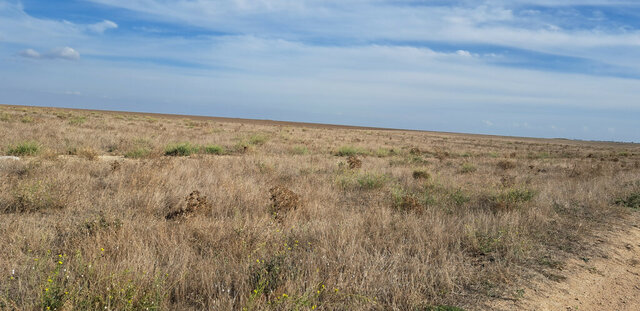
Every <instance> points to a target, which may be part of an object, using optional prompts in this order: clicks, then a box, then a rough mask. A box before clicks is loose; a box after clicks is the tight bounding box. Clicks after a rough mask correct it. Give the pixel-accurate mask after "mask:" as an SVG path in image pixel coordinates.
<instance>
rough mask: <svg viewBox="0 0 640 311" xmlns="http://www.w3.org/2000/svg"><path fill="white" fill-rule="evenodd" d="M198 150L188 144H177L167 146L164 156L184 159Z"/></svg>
mask: <svg viewBox="0 0 640 311" xmlns="http://www.w3.org/2000/svg"><path fill="white" fill-rule="evenodd" d="M199 149H200V148H198V147H197V146H193V145H191V144H190V143H177V144H171V145H168V146H167V147H166V148H165V149H164V155H166V156H173V157H186V156H190V155H192V154H194V153H196V152H198V150H199Z"/></svg>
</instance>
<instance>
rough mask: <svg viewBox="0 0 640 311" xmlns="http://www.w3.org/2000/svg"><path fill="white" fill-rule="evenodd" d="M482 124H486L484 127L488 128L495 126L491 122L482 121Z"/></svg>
mask: <svg viewBox="0 0 640 311" xmlns="http://www.w3.org/2000/svg"><path fill="white" fill-rule="evenodd" d="M482 123H484V125H486V126H493V122H491V121H489V120H482Z"/></svg>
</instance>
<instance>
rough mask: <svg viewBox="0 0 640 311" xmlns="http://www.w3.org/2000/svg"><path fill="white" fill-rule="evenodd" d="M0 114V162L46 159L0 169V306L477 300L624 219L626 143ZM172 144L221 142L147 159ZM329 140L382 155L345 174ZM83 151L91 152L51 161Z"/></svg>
mask: <svg viewBox="0 0 640 311" xmlns="http://www.w3.org/2000/svg"><path fill="white" fill-rule="evenodd" d="M69 113H71V114H72V116H70V117H67V115H68V114H69ZM0 115H2V116H3V119H6V120H17V121H6V122H5V121H0V133H3V134H5V135H0V150H1V151H2V152H3V153H4V154H6V153H7V152H8V151H9V149H10V148H11V147H12V146H16V145H18V144H20V143H21V142H25V141H33V142H37V143H38V145H39V146H41V147H42V150H48V151H47V152H46V153H45V152H41V153H40V154H38V155H34V156H25V157H23V158H22V159H21V160H20V161H1V162H0V181H1V182H0V213H1V214H0V258H1V259H2V260H0V278H1V279H0V309H9V310H14V309H15V310H32V309H46V307H50V308H51V309H56V308H57V309H58V310H61V309H65V308H66V309H68V310H71V309H73V310H96V309H105V308H107V309H112V310H142V309H146V308H149V309H154V308H156V309H165V310H202V309H222V310H243V309H244V308H246V309H247V310H261V309H272V310H292V309H299V310H309V309H313V307H314V306H315V307H316V308H315V309H322V310H388V309H391V310H393V309H397V310H424V309H427V308H428V307H430V306H438V305H455V306H459V307H464V308H465V309H468V310H482V309H486V308H483V305H482V303H483V301H486V300H488V299H492V297H502V298H507V299H511V298H513V293H514V290H515V289H517V288H520V286H522V284H524V283H526V282H524V281H526V279H527V278H529V277H531V276H534V275H538V276H543V277H544V276H549V278H555V277H556V276H558V275H559V274H560V272H559V271H558V268H557V267H561V265H548V264H545V262H548V261H545V260H543V259H544V258H553V260H554V261H559V262H562V260H564V259H565V258H568V257H576V256H578V257H589V256H591V255H593V254H594V253H595V252H596V251H597V250H596V249H594V248H593V247H591V246H589V245H591V244H593V243H587V242H588V241H589V240H590V239H593V236H594V235H596V234H597V233H598V232H599V231H601V230H607V229H608V228H609V224H610V223H613V222H616V219H618V218H620V217H626V216H625V215H627V214H629V213H632V212H633V210H634V208H629V207H627V206H626V205H625V204H620V203H616V202H623V201H621V200H620V199H619V198H623V199H624V200H626V201H624V202H627V201H629V202H631V201H633V200H631V199H627V198H629V197H631V195H632V194H635V193H638V191H640V178H639V177H638V176H639V175H640V167H639V165H638V164H637V163H639V161H640V148H639V147H638V146H637V145H632V144H614V143H594V142H576V141H569V140H541V139H524V138H523V139H519V138H506V137H493V136H473V135H462V134H447V133H426V132H415V131H386V130H375V129H355V128H340V127H326V128H325V127H321V126H315V125H313V126H312V125H309V126H308V127H299V126H296V125H295V124H286V123H283V124H278V123H266V122H264V123H251V122H245V123H242V122H236V121H233V120H231V121H225V120H221V119H206V118H194V119H193V120H191V121H185V119H188V118H186V117H171V116H150V115H143V114H127V113H106V112H105V113H102V112H91V111H79V110H78V111H71V112H69V111H66V110H61V109H45V108H31V107H8V106H0ZM59 116H64V117H59ZM24 117H29V118H28V119H29V120H32V121H31V122H26V123H25V122H19V120H21V119H23V118H24ZM70 119H74V120H75V119H78V120H83V122H81V123H78V122H70V121H69V120H70ZM175 142H188V143H190V144H191V145H193V146H208V145H217V146H221V147H222V148H224V150H229V151H230V152H228V153H225V154H222V155H214V154H207V153H206V152H202V151H197V152H195V151H194V153H192V154H191V155H189V156H184V157H171V156H165V155H164V153H165V148H166V146H168V145H171V144H172V143H175ZM292 146H305V147H306V150H307V152H296V153H294V152H291V148H292ZM343 146H352V147H353V149H354V150H358V151H360V152H361V153H360V154H374V152H375V151H376V150H383V149H384V150H394V152H393V153H389V154H384V155H382V156H367V157H366V161H365V162H364V163H362V167H361V168H360V169H359V170H345V169H342V168H341V166H340V165H339V163H341V158H338V157H336V156H335V153H336V150H339V149H340V148H341V147H343ZM244 147H247V149H246V151H245V148H244ZM83 148H86V150H93V151H94V152H95V153H91V154H92V155H93V156H90V157H87V156H80V155H69V153H70V152H69V151H70V150H75V151H76V153H77V151H78V150H83ZM137 150H143V151H144V152H133V151H137ZM234 150H235V152H233V151H234ZM132 152H133V153H132ZM127 154H129V156H128V157H125V155H127ZM590 154H591V155H592V156H591V157H589V156H588V155H590ZM94 156H95V157H94ZM431 158H437V159H440V160H439V161H434V160H432V159H431ZM88 159H92V160H91V161H88ZM502 161H507V162H509V163H513V164H514V166H512V165H507V166H506V167H507V168H506V169H503V168H502V164H500V163H501V162H502ZM114 163H118V164H114ZM505 163H506V162H505ZM465 167H466V168H465ZM471 168H473V169H471ZM415 171H423V172H428V175H429V177H428V178H422V177H421V176H418V177H419V178H418V179H416V178H414V172H415ZM461 172H467V173H464V174H462V173H461ZM274 185H278V186H276V187H274ZM194 189H197V190H198V192H195V191H193V190H194ZM270 190H271V191H270ZM205 197H206V199H205ZM634 198H635V197H634ZM302 201H304V204H302ZM633 202H635V201H633ZM627 205H628V204H627ZM633 206H635V205H633ZM180 210H182V211H184V212H183V214H188V215H191V216H190V217H187V218H188V220H185V221H174V220H171V221H168V220H167V219H165V217H166V216H167V215H168V214H169V213H171V212H175V211H180ZM187 211H193V212H187ZM273 212H276V213H277V216H278V217H276V218H274V217H273ZM183 214H181V215H183ZM173 219H176V220H179V219H185V218H183V217H182V216H180V217H173Z"/></svg>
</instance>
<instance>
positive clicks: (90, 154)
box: [76, 147, 98, 161]
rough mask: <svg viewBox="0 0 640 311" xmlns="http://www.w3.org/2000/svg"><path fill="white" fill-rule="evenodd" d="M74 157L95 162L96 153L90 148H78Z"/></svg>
mask: <svg viewBox="0 0 640 311" xmlns="http://www.w3.org/2000/svg"><path fill="white" fill-rule="evenodd" d="M76 155H78V156H80V157H82V158H85V159H87V160H89V161H93V160H96V159H97V158H98V152H97V151H96V150H94V149H93V148H91V147H85V148H80V149H79V150H78V151H77V152H76Z"/></svg>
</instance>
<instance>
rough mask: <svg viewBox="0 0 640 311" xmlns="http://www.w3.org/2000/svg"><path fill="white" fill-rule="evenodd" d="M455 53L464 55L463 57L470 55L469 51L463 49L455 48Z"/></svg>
mask: <svg viewBox="0 0 640 311" xmlns="http://www.w3.org/2000/svg"><path fill="white" fill-rule="evenodd" d="M456 54H458V55H460V56H464V57H471V53H470V52H469V51H465V50H457V51H456Z"/></svg>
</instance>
